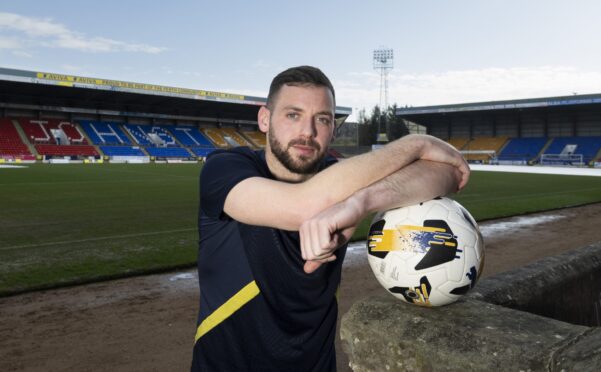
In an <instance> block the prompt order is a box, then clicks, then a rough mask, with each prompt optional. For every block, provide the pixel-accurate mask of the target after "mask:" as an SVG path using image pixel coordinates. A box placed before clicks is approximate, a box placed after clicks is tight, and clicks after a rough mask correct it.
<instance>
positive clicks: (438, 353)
mask: <svg viewBox="0 0 601 372" xmlns="http://www.w3.org/2000/svg"><path fill="white" fill-rule="evenodd" d="M599 258H601V243H598V244H593V245H591V246H588V247H585V248H582V249H579V250H576V251H573V252H570V253H568V254H563V255H560V256H557V257H551V258H548V259H544V260H541V261H539V262H537V263H535V264H533V265H529V266H527V267H524V268H523V269H519V270H515V271H512V272H509V273H505V274H501V275H498V276H495V277H490V278H486V279H484V280H482V281H481V282H480V283H479V284H478V285H477V287H476V289H477V292H476V291H475V292H473V293H471V294H470V295H468V296H466V297H464V298H463V299H461V300H460V301H458V302H457V303H455V304H452V305H449V306H445V307H440V308H421V307H417V306H412V305H408V304H404V303H402V302H400V301H398V300H397V299H395V298H394V297H392V296H384V297H383V296H374V297H369V298H366V299H364V300H362V301H359V302H357V303H355V304H354V305H353V306H352V307H351V309H350V310H349V312H347V313H346V314H345V315H344V316H343V318H342V322H341V330H340V332H341V338H342V344H343V349H344V351H345V352H346V353H347V354H348V355H349V360H350V366H351V368H352V369H353V370H354V371H439V370H443V371H466V370H469V371H489V372H490V371H499V370H502V371H505V370H507V371H520V370H522V371H589V370H590V371H597V370H601V329H600V328H591V327H587V326H582V325H574V324H571V323H567V322H563V321H560V320H555V319H552V318H550V317H543V316H540V315H537V314H533V313H531V312H526V311H520V310H516V309H513V308H511V307H508V306H512V307H516V308H517V307H520V306H526V305H528V304H529V303H530V302H532V301H529V299H530V298H534V297H537V296H538V297H543V298H544V297H545V296H546V295H545V293H547V295H548V293H549V292H548V291H551V292H552V293H555V292H556V291H558V290H559V291H561V290H562V288H563V287H562V286H564V285H565V283H566V281H567V282H572V283H574V282H575V283H576V286H577V287H578V286H579V287H582V288H583V289H584V290H586V288H588V285H587V284H586V283H584V284H583V282H582V281H581V277H582V276H583V275H584V276H586V275H589V274H587V272H589V271H590V270H593V271H596V272H600V268H601V266H599V265H601V259H599ZM566 279H567V280H566ZM539 286H540V287H539ZM537 293H541V295H540V296H539V295H537ZM529 294H530V295H529ZM533 294H534V296H533ZM571 295H572V294H569V296H571ZM569 296H568V300H571V297H569ZM552 299H553V297H552ZM554 299H555V300H557V301H560V300H559V299H558V298H557V297H554ZM527 300H528V301H527ZM568 302H569V301H568ZM531 305H532V304H530V305H528V306H531ZM557 308H558V309H562V307H561V306H560V307H557Z"/></svg>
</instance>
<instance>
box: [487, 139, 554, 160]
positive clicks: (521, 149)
mask: <svg viewBox="0 0 601 372" xmlns="http://www.w3.org/2000/svg"><path fill="white" fill-rule="evenodd" d="M548 141H549V139H548V138H547V137H529V138H511V139H510V140H509V142H508V143H507V145H506V146H505V147H504V148H503V150H502V151H501V153H500V154H499V156H498V159H499V162H517V163H522V164H526V163H527V162H529V161H531V160H534V159H535V158H536V157H537V156H538V155H539V154H540V152H541V151H542V150H543V148H544V147H545V145H546V144H547V142H548Z"/></svg>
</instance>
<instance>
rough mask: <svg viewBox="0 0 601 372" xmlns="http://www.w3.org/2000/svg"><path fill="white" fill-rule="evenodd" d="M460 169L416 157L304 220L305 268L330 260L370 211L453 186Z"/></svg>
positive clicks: (442, 192) (413, 201)
mask: <svg viewBox="0 0 601 372" xmlns="http://www.w3.org/2000/svg"><path fill="white" fill-rule="evenodd" d="M460 179H461V172H460V171H458V170H457V168H455V167H453V166H451V165H448V164H443V163H437V162H431V161H427V160H418V161H416V162H413V163H411V164H410V165H408V166H406V167H405V168H403V169H401V170H399V171H397V172H395V173H393V174H391V175H390V176H388V177H385V178H384V179H382V180H380V181H378V182H376V183H374V184H372V185H370V186H368V187H366V188H363V189H361V190H359V191H357V192H356V193H354V194H353V195H352V196H351V197H349V198H348V199H346V200H344V201H342V202H340V203H338V204H335V205H333V206H332V207H330V208H327V209H326V210H324V211H322V212H321V213H319V214H317V215H316V216H314V217H313V218H311V219H309V220H307V221H305V222H304V223H303V224H302V225H301V228H300V230H299V233H300V238H301V252H302V254H303V258H304V259H305V260H309V261H308V262H307V263H306V264H305V271H306V272H308V273H309V272H312V271H314V270H315V269H317V267H319V266H320V265H321V264H322V263H324V262H327V261H330V260H331V259H332V257H333V255H334V252H335V250H336V249H337V248H338V247H339V246H340V245H341V244H343V243H344V242H345V241H348V239H349V238H350V236H351V235H352V232H353V231H354V228H355V226H356V225H357V224H358V223H359V222H360V221H361V220H362V219H363V218H364V217H365V216H366V215H367V214H368V213H370V212H375V211H383V210H388V209H392V208H396V207H400V206H406V205H412V204H416V203H419V202H422V201H426V200H430V199H432V198H434V197H437V196H442V195H447V194H449V193H452V192H454V191H456V190H457V188H458V185H459V182H460Z"/></svg>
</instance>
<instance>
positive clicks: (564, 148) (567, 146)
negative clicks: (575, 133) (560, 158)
mask: <svg viewBox="0 0 601 372" xmlns="http://www.w3.org/2000/svg"><path fill="white" fill-rule="evenodd" d="M600 149H601V137H599V136H593V137H556V138H554V139H553V141H552V142H551V144H550V145H549V147H547V149H546V150H545V152H544V154H550V155H552V154H557V155H582V161H583V162H584V163H585V164H587V163H589V162H590V161H592V160H593V158H594V157H595V156H596V155H597V153H598V152H599V150H600Z"/></svg>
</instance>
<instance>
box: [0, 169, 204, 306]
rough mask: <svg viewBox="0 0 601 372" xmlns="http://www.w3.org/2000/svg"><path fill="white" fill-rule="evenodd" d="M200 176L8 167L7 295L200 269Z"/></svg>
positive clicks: (0, 270) (3, 216)
mask: <svg viewBox="0 0 601 372" xmlns="http://www.w3.org/2000/svg"><path fill="white" fill-rule="evenodd" d="M199 171H200V166H199V165H188V164H179V165H167V164H151V165H120V164H119V165H117V164H111V165H108V164H105V165H99V164H97V165H58V166H49V165H42V164H36V165H34V166H30V167H29V168H25V169H0V190H1V193H0V206H1V207H0V294H3V293H8V292H18V291H22V290H26V289H30V288H43V287H46V286H52V285H55V284H67V283H80V282H86V281H92V280H97V279H102V278H110V277H116V276H122V275H127V274H132V273H142V272H150V271H156V270H161V269H168V268H174V267H179V266H183V265H191V264H193V262H194V261H195V260H196V244H197V239H198V234H197V231H196V218H197V211H198V174H199Z"/></svg>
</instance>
